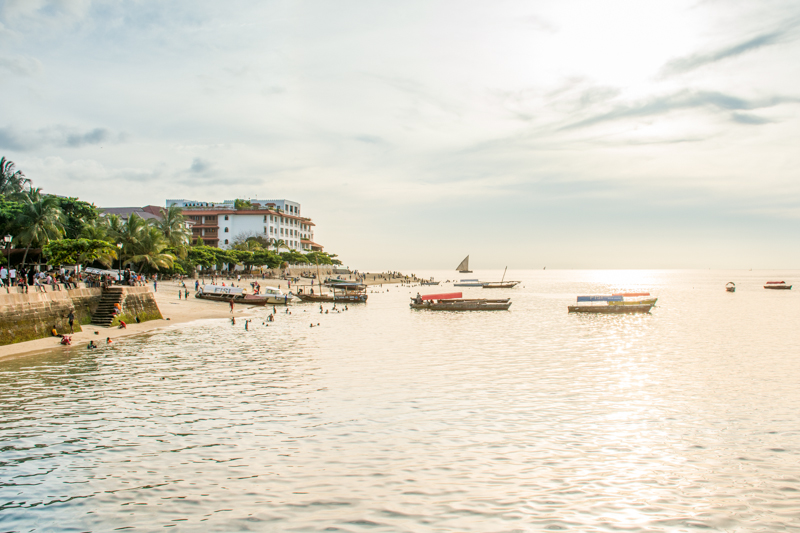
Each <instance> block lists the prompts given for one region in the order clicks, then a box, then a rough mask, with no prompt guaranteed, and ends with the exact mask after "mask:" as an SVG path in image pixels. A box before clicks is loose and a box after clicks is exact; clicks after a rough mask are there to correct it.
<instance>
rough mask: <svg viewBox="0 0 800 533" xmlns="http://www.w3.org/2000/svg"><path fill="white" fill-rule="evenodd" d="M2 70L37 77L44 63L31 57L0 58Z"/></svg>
mask: <svg viewBox="0 0 800 533" xmlns="http://www.w3.org/2000/svg"><path fill="white" fill-rule="evenodd" d="M0 27H1V26H0ZM0 68H2V69H5V70H7V71H9V72H11V73H13V74H18V75H20V76H36V75H38V74H40V73H41V72H42V62H41V61H39V60H38V59H36V58H35V57H30V56H13V57H10V56H0Z"/></svg>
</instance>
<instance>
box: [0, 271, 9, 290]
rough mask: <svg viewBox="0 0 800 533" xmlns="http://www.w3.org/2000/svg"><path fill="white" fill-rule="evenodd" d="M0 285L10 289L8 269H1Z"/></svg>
mask: <svg viewBox="0 0 800 533" xmlns="http://www.w3.org/2000/svg"><path fill="white" fill-rule="evenodd" d="M0 283H2V284H3V287H5V288H8V270H6V267H4V266H2V267H0Z"/></svg>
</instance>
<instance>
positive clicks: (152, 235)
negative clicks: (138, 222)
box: [123, 213, 175, 272]
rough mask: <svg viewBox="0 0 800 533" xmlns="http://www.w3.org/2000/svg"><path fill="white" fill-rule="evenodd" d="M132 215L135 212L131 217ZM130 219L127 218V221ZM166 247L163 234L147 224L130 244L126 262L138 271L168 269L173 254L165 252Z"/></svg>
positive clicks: (172, 260) (172, 262) (170, 265)
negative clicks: (133, 265) (130, 253)
mask: <svg viewBox="0 0 800 533" xmlns="http://www.w3.org/2000/svg"><path fill="white" fill-rule="evenodd" d="M134 215H135V213H134V214H132V215H131V218H132V217H133V216H134ZM130 220H131V219H130V218H129V219H128V222H130ZM166 248H167V243H166V240H165V239H164V235H163V234H162V233H161V232H160V231H159V230H158V228H154V227H152V226H149V225H147V226H145V228H144V229H142V230H141V231H140V232H139V234H138V235H137V240H136V242H135V243H133V245H132V246H131V250H132V251H133V254H132V255H131V257H130V259H128V261H127V262H128V263H133V264H135V265H136V266H137V268H138V269H139V271H140V272H152V271H153V270H169V269H171V268H172V267H173V264H174V262H175V256H174V255H172V254H169V253H167V252H165V249H166ZM123 249H124V248H123Z"/></svg>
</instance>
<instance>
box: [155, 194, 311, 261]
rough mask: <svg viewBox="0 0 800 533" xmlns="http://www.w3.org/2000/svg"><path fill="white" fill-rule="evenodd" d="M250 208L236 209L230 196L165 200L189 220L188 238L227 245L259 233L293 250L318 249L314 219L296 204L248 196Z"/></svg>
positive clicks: (218, 246)
mask: <svg viewBox="0 0 800 533" xmlns="http://www.w3.org/2000/svg"><path fill="white" fill-rule="evenodd" d="M250 202H251V204H252V206H253V209H236V207H235V201H234V200H226V201H224V202H199V201H195V200H185V199H171V200H167V207H170V206H173V205H174V206H178V207H181V208H183V216H184V217H185V218H186V219H188V220H190V221H191V222H192V223H193V224H192V226H191V227H192V241H195V240H196V239H198V238H200V239H202V241H203V244H205V245H207V246H215V247H217V248H222V249H225V250H227V249H229V248H230V247H231V245H232V244H233V243H234V241H235V240H243V239H245V238H247V237H262V238H264V239H267V240H270V239H271V240H276V241H277V240H282V241H283V242H285V243H286V245H287V246H288V247H289V248H290V249H293V250H299V251H306V252H308V251H312V250H313V251H322V246H320V245H319V244H317V243H315V242H314V223H313V222H312V221H311V219H310V218H306V217H303V216H301V215H300V204H299V203H297V202H292V201H290V200H250Z"/></svg>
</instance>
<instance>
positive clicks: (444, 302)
mask: <svg viewBox="0 0 800 533" xmlns="http://www.w3.org/2000/svg"><path fill="white" fill-rule="evenodd" d="M461 296H462V294H461V293H460V292H452V293H448V294H428V295H425V296H420V295H419V294H417V296H416V297H415V298H412V299H411V304H410V306H411V309H430V310H431V311H507V310H508V308H509V307H511V298H505V299H502V300H488V299H484V298H477V299H470V298H462V297H461Z"/></svg>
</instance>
